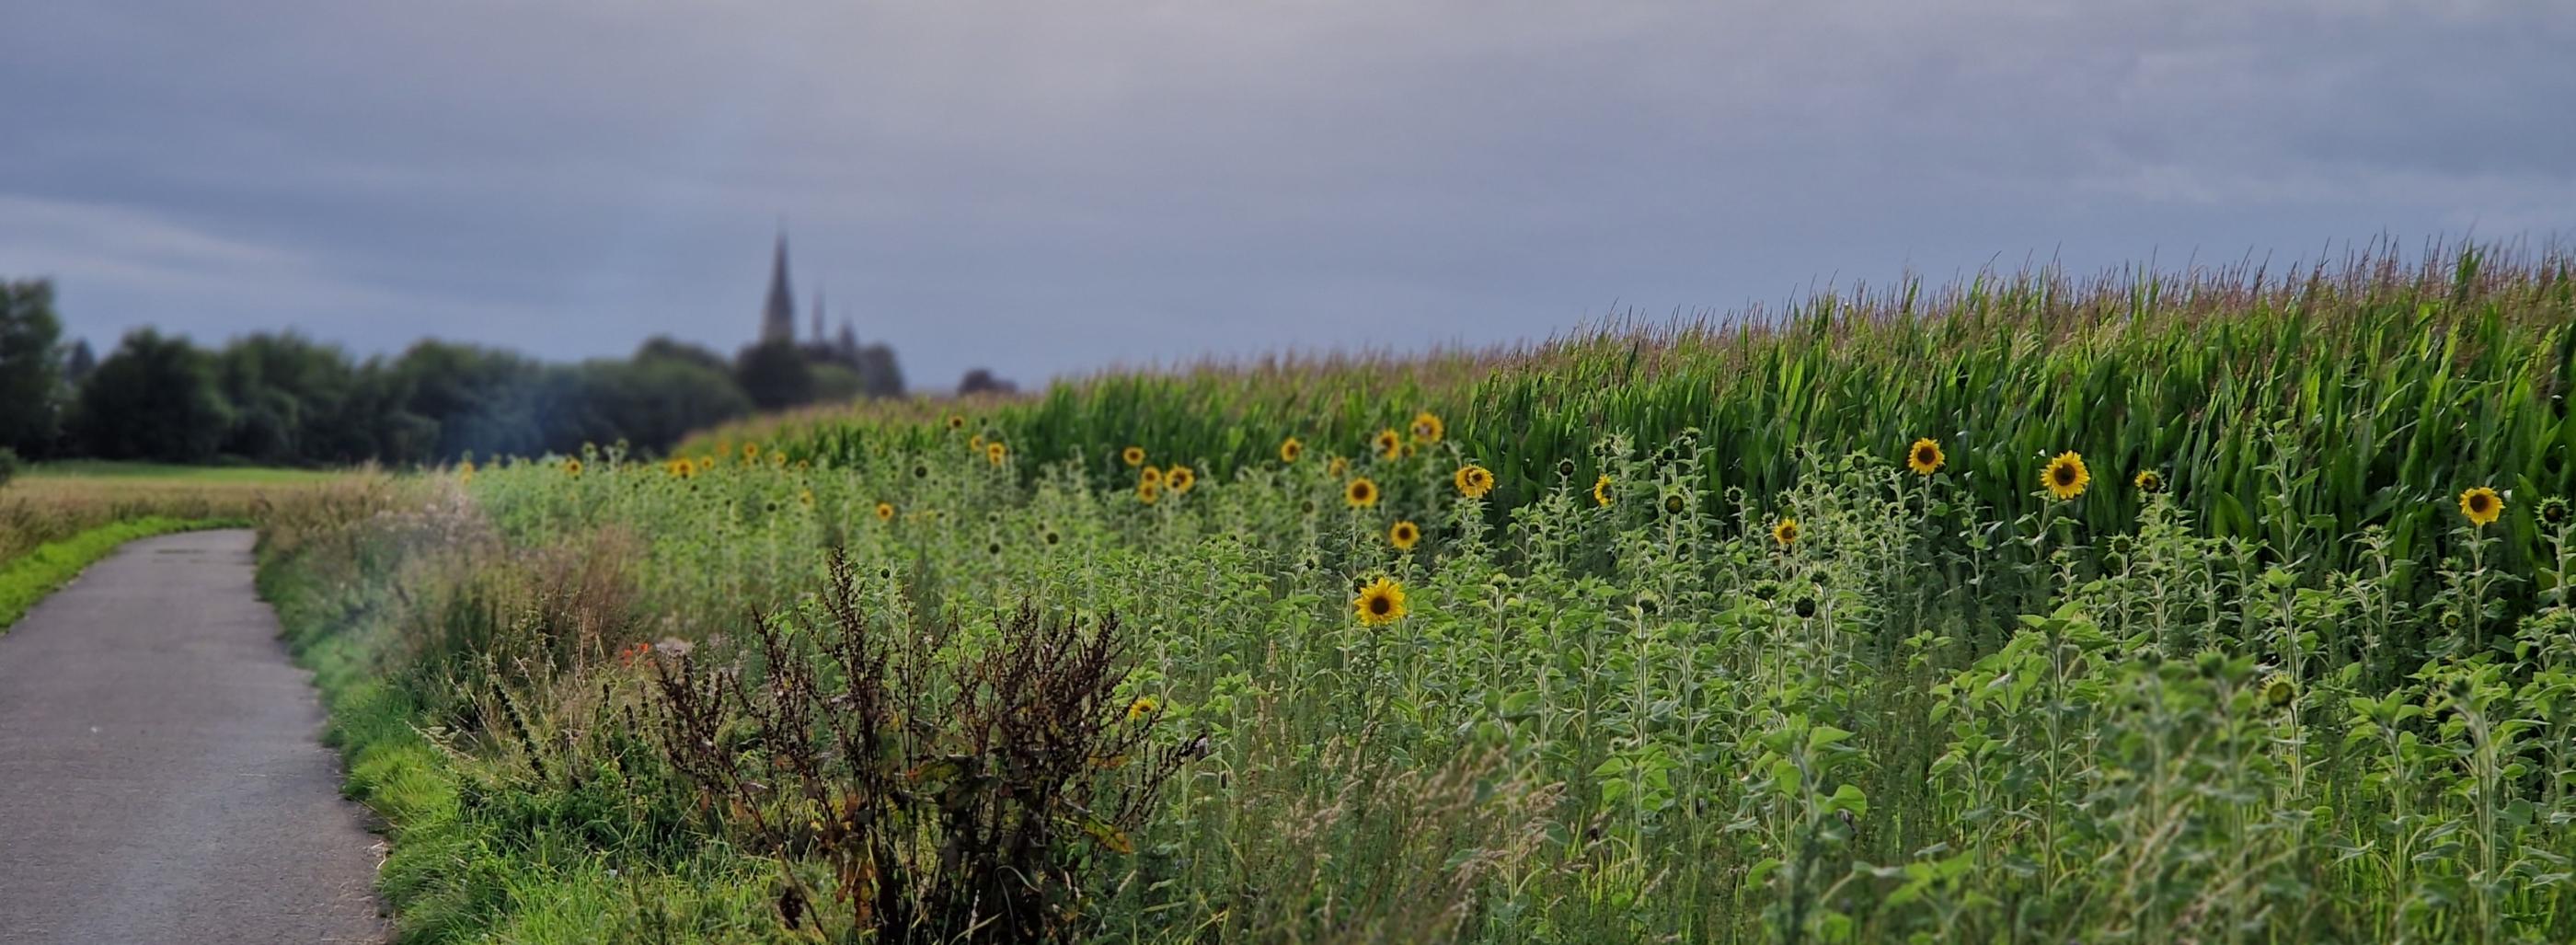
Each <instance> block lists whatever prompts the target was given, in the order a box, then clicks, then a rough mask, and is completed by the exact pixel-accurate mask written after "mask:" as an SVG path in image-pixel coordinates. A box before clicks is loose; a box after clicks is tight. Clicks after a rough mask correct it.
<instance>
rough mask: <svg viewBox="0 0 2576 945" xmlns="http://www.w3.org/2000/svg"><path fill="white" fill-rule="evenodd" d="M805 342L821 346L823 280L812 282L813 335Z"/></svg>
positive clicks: (822, 340)
mask: <svg viewBox="0 0 2576 945" xmlns="http://www.w3.org/2000/svg"><path fill="white" fill-rule="evenodd" d="M806 341H807V343H810V344H818V345H819V344H822V343H823V342H824V338H823V280H821V279H816V280H814V335H813V337H811V338H807V339H806Z"/></svg>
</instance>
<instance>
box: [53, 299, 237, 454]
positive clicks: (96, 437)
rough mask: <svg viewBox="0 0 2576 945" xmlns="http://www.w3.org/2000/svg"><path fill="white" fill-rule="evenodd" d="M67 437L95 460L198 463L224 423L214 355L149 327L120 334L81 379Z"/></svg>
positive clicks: (227, 416) (211, 450)
mask: <svg viewBox="0 0 2576 945" xmlns="http://www.w3.org/2000/svg"><path fill="white" fill-rule="evenodd" d="M74 427H75V434H76V435H75V437H74V439H75V440H76V441H77V442H78V443H79V444H80V447H81V449H82V451H83V452H85V453H86V454H88V455H90V456H95V457H98V458H100V459H148V460H157V461H160V462H165V463H202V462H206V461H208V460H212V459H214V458H215V455H216V451H217V450H218V449H219V448H221V447H222V445H223V441H224V436H225V434H226V432H227V431H229V430H230V429H231V428H232V408H231V407H230V405H228V404H226V403H225V402H224V395H223V390H222V388H221V387H220V386H218V383H217V379H216V375H215V363H214V358H213V357H212V356H210V355H208V354H207V353H206V352H204V351H200V350H198V349H197V346H195V345H192V344H189V343H188V339H186V338H180V337H164V336H163V335H162V334H161V333H160V332H157V331H154V330H152V329H149V328H145V329H140V330H137V331H135V332H134V333H132V334H129V335H126V336H125V341H124V343H122V344H120V345H118V346H117V349H116V352H115V353H113V354H110V355H108V356H107V360H105V361H101V362H99V365H98V369H97V370H94V371H91V372H90V375H89V377H87V378H85V379H83V380H82V382H81V386H80V400H79V408H78V410H77V411H76V412H75V413H74Z"/></svg>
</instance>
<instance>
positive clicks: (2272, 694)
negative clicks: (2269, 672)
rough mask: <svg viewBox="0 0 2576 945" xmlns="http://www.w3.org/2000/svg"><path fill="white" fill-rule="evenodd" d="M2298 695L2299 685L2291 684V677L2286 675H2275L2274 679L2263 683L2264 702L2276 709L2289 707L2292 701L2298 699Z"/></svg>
mask: <svg viewBox="0 0 2576 945" xmlns="http://www.w3.org/2000/svg"><path fill="white" fill-rule="evenodd" d="M2298 694H2299V687H2298V684H2297V683H2293V682H2291V681H2290V677H2288V676H2286V675H2282V674H2279V673H2275V674H2273V676H2272V678H2270V679H2267V680H2264V681H2263V701H2264V702H2266V703H2269V704H2271V705H2273V706H2275V707H2278V706H2285V705H2289V704H2290V700H2291V699H2293V698H2297V697H2298Z"/></svg>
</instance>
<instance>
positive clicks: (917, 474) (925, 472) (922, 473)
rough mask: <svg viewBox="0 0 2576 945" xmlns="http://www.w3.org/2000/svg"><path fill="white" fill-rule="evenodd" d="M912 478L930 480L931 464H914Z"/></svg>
mask: <svg viewBox="0 0 2576 945" xmlns="http://www.w3.org/2000/svg"><path fill="white" fill-rule="evenodd" d="M912 478H915V479H928V478H930V464H929V463H918V462H917V463H914V464H912Z"/></svg>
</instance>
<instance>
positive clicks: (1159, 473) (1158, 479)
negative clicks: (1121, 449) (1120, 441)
mask: <svg viewBox="0 0 2576 945" xmlns="http://www.w3.org/2000/svg"><path fill="white" fill-rule="evenodd" d="M1136 481H1137V482H1139V483H1146V482H1150V483H1153V484H1154V485H1156V486H1158V487H1159V486H1161V485H1162V484H1163V469H1162V467H1160V466H1147V467H1145V468H1144V469H1141V470H1138V471H1137V472H1136Z"/></svg>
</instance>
